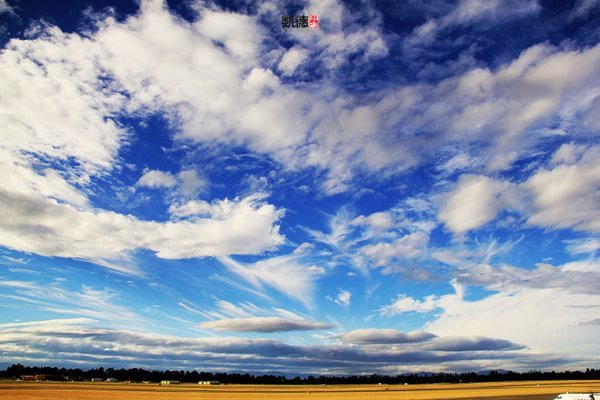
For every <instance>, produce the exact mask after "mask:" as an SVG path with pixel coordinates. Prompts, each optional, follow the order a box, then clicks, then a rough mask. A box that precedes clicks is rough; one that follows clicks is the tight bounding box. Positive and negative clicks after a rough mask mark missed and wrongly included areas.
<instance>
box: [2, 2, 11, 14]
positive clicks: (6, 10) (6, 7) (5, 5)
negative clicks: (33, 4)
mask: <svg viewBox="0 0 600 400" xmlns="http://www.w3.org/2000/svg"><path fill="white" fill-rule="evenodd" d="M2 13H9V14H12V13H14V10H13V8H12V7H11V6H10V5H9V4H8V3H7V2H6V0H0V14H2Z"/></svg>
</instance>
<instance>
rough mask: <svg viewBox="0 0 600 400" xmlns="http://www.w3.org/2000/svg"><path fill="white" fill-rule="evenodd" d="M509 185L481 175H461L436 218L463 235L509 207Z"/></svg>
mask: <svg viewBox="0 0 600 400" xmlns="http://www.w3.org/2000/svg"><path fill="white" fill-rule="evenodd" d="M510 189H511V185H510V183H508V182H502V181H496V180H494V179H491V178H488V177H486V176H481V175H463V176H461V178H460V180H459V182H458V184H457V185H456V187H455V188H454V190H453V191H452V192H451V193H450V194H449V195H448V198H447V199H446V201H445V202H444V204H443V206H442V207H441V209H440V212H439V214H438V218H439V219H440V221H442V222H444V224H445V225H446V226H447V227H448V228H449V229H450V230H452V231H453V232H455V233H464V232H467V231H469V230H472V229H476V228H479V227H481V226H482V225H484V224H486V223H488V222H490V221H491V220H493V219H494V218H495V217H496V215H497V214H498V212H500V211H501V210H502V209H503V208H504V207H505V206H507V205H510V203H511V200H512V199H511V198H510V197H507V194H506V192H509V191H510Z"/></svg>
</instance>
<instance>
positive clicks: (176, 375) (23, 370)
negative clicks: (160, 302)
mask: <svg viewBox="0 0 600 400" xmlns="http://www.w3.org/2000/svg"><path fill="white" fill-rule="evenodd" d="M26 375H47V376H54V377H56V376H63V377H65V379H69V380H90V379H92V378H97V379H98V378H99V379H104V380H106V379H108V378H116V379H118V380H119V381H132V382H144V381H149V382H160V381H161V380H175V381H180V382H194V383H195V382H198V381H219V382H220V383H224V384H227V383H238V384H280V385H281V384H283V385H302V384H304V385H320V384H326V385H338V384H339V385H350V384H377V383H383V384H404V383H408V384H419V383H461V382H462V383H469V382H498V381H526V380H556V379H571V380H575V379H577V380H584V379H600V369H590V368H588V369H586V370H585V371H562V372H555V371H551V372H542V371H529V372H513V371H488V372H479V373H476V372H464V373H414V374H405V375H397V376H388V375H377V374H373V375H352V376H325V375H321V376H312V375H310V376H304V377H300V376H296V377H293V378H292V377H289V376H285V375H269V374H264V375H254V374H248V373H211V372H198V371H181V370H180V371H171V370H166V371H148V370H145V369H141V368H130V369H114V368H106V369H105V368H103V367H100V368H92V369H88V370H83V369H79V368H57V367H27V366H24V365H22V364H13V365H11V366H10V367H8V368H6V369H5V370H3V371H0V378H9V379H18V378H20V377H21V376H26Z"/></svg>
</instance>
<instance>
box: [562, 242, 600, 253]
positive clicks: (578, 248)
mask: <svg viewBox="0 0 600 400" xmlns="http://www.w3.org/2000/svg"><path fill="white" fill-rule="evenodd" d="M565 243H566V244H567V251H568V252H569V253H570V254H585V253H593V254H595V253H596V252H597V251H598V250H600V238H582V239H571V240H565Z"/></svg>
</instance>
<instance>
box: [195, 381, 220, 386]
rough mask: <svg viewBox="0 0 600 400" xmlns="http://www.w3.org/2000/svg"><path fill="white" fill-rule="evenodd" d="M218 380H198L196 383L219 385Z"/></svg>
mask: <svg viewBox="0 0 600 400" xmlns="http://www.w3.org/2000/svg"><path fill="white" fill-rule="evenodd" d="M219 384H220V382H219V381H199V382H198V385H219Z"/></svg>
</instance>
